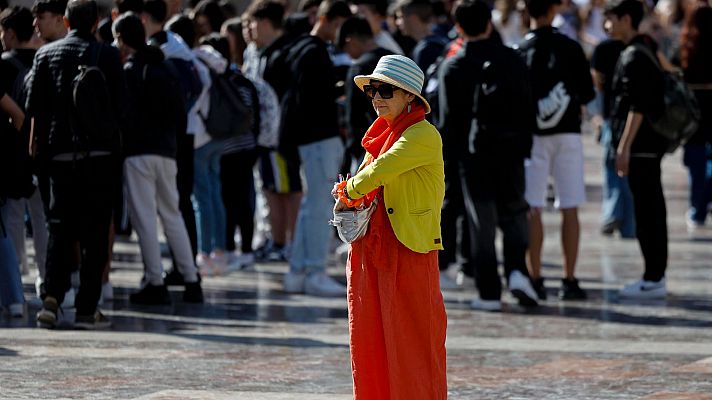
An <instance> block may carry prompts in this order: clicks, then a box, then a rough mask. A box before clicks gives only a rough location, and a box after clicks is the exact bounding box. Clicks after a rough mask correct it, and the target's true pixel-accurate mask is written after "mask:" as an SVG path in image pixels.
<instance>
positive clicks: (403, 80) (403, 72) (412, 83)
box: [354, 55, 430, 114]
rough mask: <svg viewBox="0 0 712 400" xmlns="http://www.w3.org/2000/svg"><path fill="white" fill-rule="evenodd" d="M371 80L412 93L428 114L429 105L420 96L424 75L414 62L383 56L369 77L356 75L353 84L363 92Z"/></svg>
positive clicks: (402, 58) (405, 58) (402, 57)
mask: <svg viewBox="0 0 712 400" xmlns="http://www.w3.org/2000/svg"><path fill="white" fill-rule="evenodd" d="M371 80H376V81H381V82H385V83H390V84H391V85H393V86H396V87H399V88H401V89H403V90H405V91H406V92H409V93H412V94H414V95H416V96H418V98H420V100H421V101H422V102H423V104H425V113H426V114H428V113H429V112H430V104H428V102H427V101H426V100H425V97H423V95H422V94H420V93H421V92H422V91H423V81H425V74H423V71H422V70H421V69H420V67H418V64H416V63H415V61H413V60H411V59H410V58H408V57H405V56H400V55H391V56H383V57H381V59H380V60H378V64H377V65H376V69H374V70H373V73H372V74H371V75H358V76H356V77H354V82H356V86H358V88H359V89H361V90H363V87H364V86H365V85H368V84H369V82H370V81H371Z"/></svg>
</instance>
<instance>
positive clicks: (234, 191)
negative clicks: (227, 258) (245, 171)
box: [220, 152, 252, 252]
mask: <svg viewBox="0 0 712 400" xmlns="http://www.w3.org/2000/svg"><path fill="white" fill-rule="evenodd" d="M241 156H242V153H240V152H238V153H230V154H224V155H223V156H222V158H221V159H220V186H221V188H222V192H221V193H222V200H223V206H224V207H225V250H227V251H230V252H232V251H235V228H237V220H238V218H239V215H240V214H241V213H243V212H245V210H243V209H242V208H240V207H238V202H239V198H240V197H241V196H240V195H241V193H240V192H241V191H243V190H245V189H244V188H241V187H240V185H238V182H237V180H238V176H239V174H240V171H239V166H240V158H241ZM250 173H252V171H250Z"/></svg>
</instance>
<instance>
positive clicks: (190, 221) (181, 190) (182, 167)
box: [173, 134, 198, 265]
mask: <svg viewBox="0 0 712 400" xmlns="http://www.w3.org/2000/svg"><path fill="white" fill-rule="evenodd" d="M177 147H178V151H177V154H176V164H177V166H178V173H177V174H176V181H177V183H178V208H179V209H180V213H181V215H182V216H183V221H185V228H186V229H187V230H188V238H189V239H190V248H191V250H192V251H193V258H195V256H196V255H197V254H198V231H197V228H196V225H195V210H193V202H192V201H191V199H190V197H191V196H192V195H193V153H194V149H193V135H182V134H179V135H178V137H177ZM173 265H175V262H174V263H173Z"/></svg>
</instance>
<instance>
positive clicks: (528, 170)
mask: <svg viewBox="0 0 712 400" xmlns="http://www.w3.org/2000/svg"><path fill="white" fill-rule="evenodd" d="M552 144H553V142H552V140H551V137H541V136H534V138H533V142H532V151H531V157H530V159H529V160H528V161H527V162H526V164H525V177H526V180H525V182H526V187H525V199H526V200H527V203H529V205H530V206H531V209H530V210H529V250H528V251H527V266H528V267H529V275H530V276H531V278H532V279H533V280H536V279H539V278H540V277H541V250H542V247H543V244H544V226H543V225H542V222H541V211H542V209H543V208H544V207H545V206H546V194H547V185H548V179H549V174H550V171H551V158H552V153H553V148H552Z"/></svg>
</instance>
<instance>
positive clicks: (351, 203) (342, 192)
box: [337, 181, 364, 208]
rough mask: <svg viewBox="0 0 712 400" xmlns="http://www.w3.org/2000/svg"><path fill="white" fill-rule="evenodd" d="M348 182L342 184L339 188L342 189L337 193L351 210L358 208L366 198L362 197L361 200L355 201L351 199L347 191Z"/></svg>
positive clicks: (340, 199)
mask: <svg viewBox="0 0 712 400" xmlns="http://www.w3.org/2000/svg"><path fill="white" fill-rule="evenodd" d="M347 182H348V181H343V182H340V183H339V184H338V186H337V187H338V188H339V189H340V190H338V191H337V193H338V194H339V201H341V202H343V203H344V204H346V206H347V207H349V208H356V207H358V206H360V205H362V204H363V202H364V198H363V197H362V198H360V199H356V200H354V199H352V198H351V197H349V193H348V192H347V191H346V185H347Z"/></svg>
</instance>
